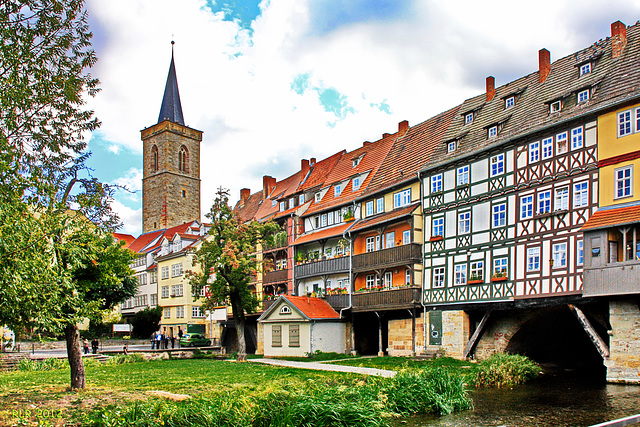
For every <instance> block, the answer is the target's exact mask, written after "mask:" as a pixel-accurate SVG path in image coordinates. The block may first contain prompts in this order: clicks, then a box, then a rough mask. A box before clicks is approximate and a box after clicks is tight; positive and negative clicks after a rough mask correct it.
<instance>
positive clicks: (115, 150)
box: [109, 144, 120, 154]
mask: <svg viewBox="0 0 640 427" xmlns="http://www.w3.org/2000/svg"><path fill="white" fill-rule="evenodd" d="M109 151H111V152H112V153H113V154H118V152H119V151H120V147H118V146H117V145H116V144H111V145H110V146H109Z"/></svg>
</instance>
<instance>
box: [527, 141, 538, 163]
mask: <svg viewBox="0 0 640 427" xmlns="http://www.w3.org/2000/svg"><path fill="white" fill-rule="evenodd" d="M538 160H540V141H535V142H532V143H530V144H529V163H535V162H537V161H538Z"/></svg>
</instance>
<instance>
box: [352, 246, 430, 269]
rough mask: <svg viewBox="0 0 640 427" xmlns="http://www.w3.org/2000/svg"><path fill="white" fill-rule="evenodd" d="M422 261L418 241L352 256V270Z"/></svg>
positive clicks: (380, 267) (390, 266)
mask: <svg viewBox="0 0 640 427" xmlns="http://www.w3.org/2000/svg"><path fill="white" fill-rule="evenodd" d="M421 262H422V248H421V245H420V244H419V243H411V244H408V245H401V246H396V247H393V248H388V249H382V250H379V251H374V252H367V253H365V254H358V255H354V256H353V272H354V273H362V272H364V271H371V270H377V269H382V268H392V267H398V266H401V265H407V264H416V263H421Z"/></svg>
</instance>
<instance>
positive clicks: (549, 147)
mask: <svg viewBox="0 0 640 427" xmlns="http://www.w3.org/2000/svg"><path fill="white" fill-rule="evenodd" d="M552 156H553V138H545V139H543V140H542V160H546V159H548V158H550V157H552Z"/></svg>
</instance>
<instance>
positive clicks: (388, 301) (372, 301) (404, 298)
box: [327, 286, 422, 311]
mask: <svg viewBox="0 0 640 427" xmlns="http://www.w3.org/2000/svg"><path fill="white" fill-rule="evenodd" d="M421 292H422V288H421V287H420V286H406V287H402V288H397V289H383V290H380V291H366V292H356V293H354V294H353V311H374V310H397V309H403V308H414V307H418V306H420V294H421ZM336 296H342V295H336ZM347 296H348V295H347ZM327 301H329V299H328V297H327Z"/></svg>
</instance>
